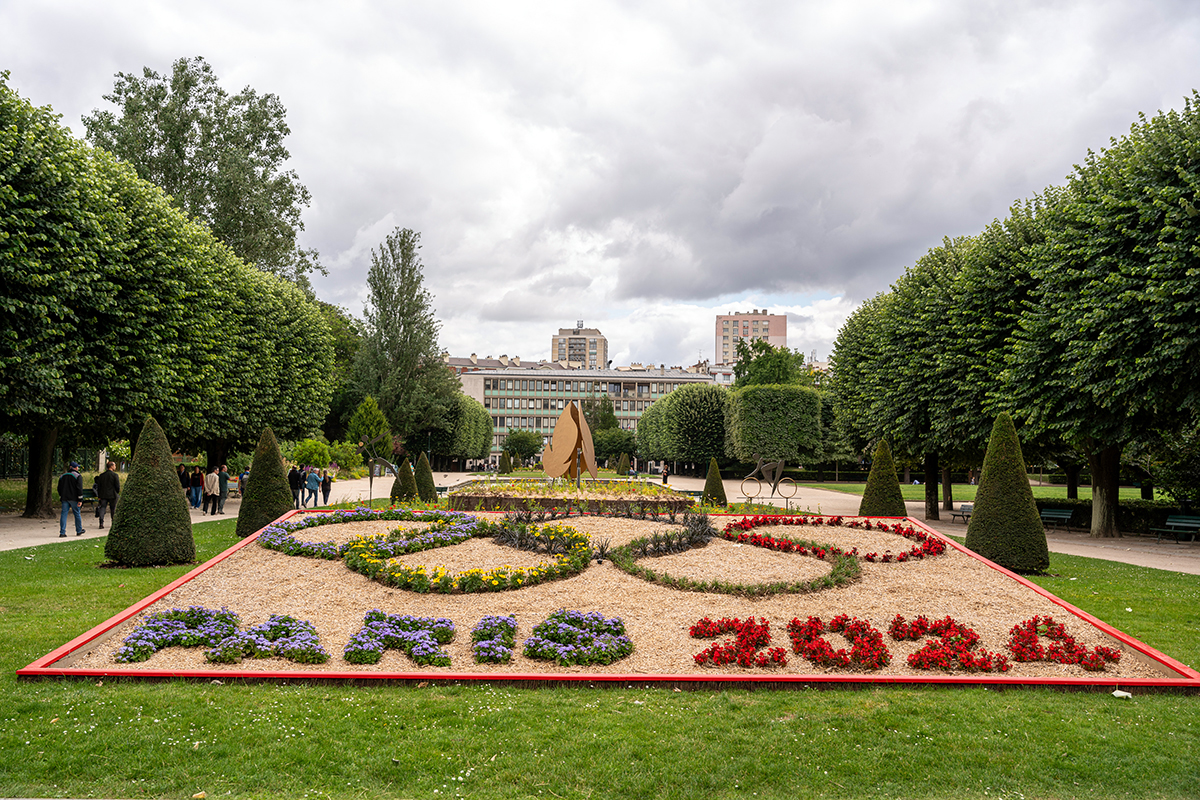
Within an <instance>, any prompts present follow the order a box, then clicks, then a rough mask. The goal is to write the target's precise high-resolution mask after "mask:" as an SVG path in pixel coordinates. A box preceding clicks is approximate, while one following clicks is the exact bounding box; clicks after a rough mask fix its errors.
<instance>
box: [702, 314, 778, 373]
mask: <svg viewBox="0 0 1200 800" xmlns="http://www.w3.org/2000/svg"><path fill="white" fill-rule="evenodd" d="M741 339H749V340H750V341H753V340H755V339H765V340H766V341H767V344H769V345H771V346H772V347H787V315H786V314H768V313H767V309H765V308H764V309H762V310H761V311H759V310H758V309H757V308H756V309H754V310H753V311H736V312H731V313H729V314H718V315H717V332H716V359H715V360H716V363H718V364H734V363H736V362H737V343H738V341H739V340H741Z"/></svg>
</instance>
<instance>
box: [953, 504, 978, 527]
mask: <svg viewBox="0 0 1200 800" xmlns="http://www.w3.org/2000/svg"><path fill="white" fill-rule="evenodd" d="M974 510H975V504H974V503H963V504H962V505H961V506H959V507H958V511H953V512H951V514H950V521H951V522H953V521H954V520H955V519H957V518H958V517H962V521H963V525H966V524H967V523H968V522H970V521H971V512H973V511H974Z"/></svg>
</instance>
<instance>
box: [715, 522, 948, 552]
mask: <svg viewBox="0 0 1200 800" xmlns="http://www.w3.org/2000/svg"><path fill="white" fill-rule="evenodd" d="M843 524H844V525H846V527H849V528H860V529H863V530H868V531H869V530H881V531H886V532H888V533H894V534H897V535H898V536H903V537H904V538H906V539H912V540H913V541H916V542H919V544H918V545H916V546H914V547H913V548H911V549H910V550H908V551H906V552H903V553H899V554H896V555H893V554H892V553H890V552H885V553H883V554H882V555H880V554H879V553H867V554H866V555H863V556H860V557H861V558H862V559H863V560H864V561H871V562H876V561H878V562H881V563H884V564H887V563H890V562H892V561H895V562H900V563H902V562H905V561H915V560H919V559H922V558H926V557H928V556H940V555H941V554H942V553H944V552H946V543H945V542H944V541H942V540H941V539H939V538H938V537H936V536H930V535H929V534H927V533H925V532H924V531H919V530H916V529H915V528H913V527H912V526H911V525H903V524H901V523H899V522H896V523H891V524H889V523H887V522H876V523H872V522H871V520H869V519H853V520H851V521H849V522H845V523H843V520H842V518H841V517H777V516H766V515H759V516H756V517H744V518H742V519H741V520H740V521H738V522H730V523H728V524H727V525H726V526H725V529H724V530H723V531H722V532H721V535H722V536H724V537H725V538H726V539H728V540H730V541H734V542H739V543H742V544H752V545H755V546H757V547H766V548H769V549H772V550H781V551H783V552H785V553H792V552H795V553H799V554H800V555H809V554H811V555H814V556H816V557H817V558H825V555H826V553H830V552H832V553H835V554H844V555H849V556H857V555H858V548H857V547H856V548H854V549H852V550H850V551H849V552H846V551H843V550H841V549H840V548H837V547H830V548H828V549H825V548H820V547H803V546H800V545H797V544H796V543H795V542H793V541H792V540H790V539H775V538H773V537H771V536H763V535H761V534H751V533H750V531H752V530H754V529H755V528H760V527H764V526H772V525H816V526H820V525H834V526H837V525H843Z"/></svg>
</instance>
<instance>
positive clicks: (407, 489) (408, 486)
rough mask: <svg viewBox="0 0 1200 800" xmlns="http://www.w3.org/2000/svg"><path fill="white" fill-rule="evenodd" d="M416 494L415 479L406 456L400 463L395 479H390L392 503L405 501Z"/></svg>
mask: <svg viewBox="0 0 1200 800" xmlns="http://www.w3.org/2000/svg"><path fill="white" fill-rule="evenodd" d="M416 496H417V479H416V478H415V477H413V468H412V464H411V463H409V460H408V459H407V458H405V459H404V463H403V464H401V465H400V472H399V473H398V474H397V475H396V480H394V481H392V495H391V500H392V502H393V503H405V502H408V501H409V500H412V499H413V498H415V497H416Z"/></svg>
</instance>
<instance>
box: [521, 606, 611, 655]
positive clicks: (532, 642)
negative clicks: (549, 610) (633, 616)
mask: <svg viewBox="0 0 1200 800" xmlns="http://www.w3.org/2000/svg"><path fill="white" fill-rule="evenodd" d="M524 652H525V657H526V658H535V659H538V660H541V661H555V662H557V663H558V664H560V665H562V666H567V665H569V664H611V663H613V662H614V661H617V660H619V659H622V658H624V657H625V656H627V655H629V654H630V653H632V652H633V642H631V641H629V637H628V636H626V635H625V623H624V622H622V621H621V619H620V618H619V617H613V618H612V619H606V618H605V617H604V615H603V614H600V613H599V612H595V611H593V612H591V613H587V614H585V613H583V612H582V611H567V610H566V609H559V610H558V611H555V612H554V613H553V614H551V615H550V616H549V617H547V618H546V619H545V620H543V621H542V622H540V623H538V625H537V627H535V628H534V629H533V635H532V636H530V637H529V638H528V639H526V640H525V648H524Z"/></svg>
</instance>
